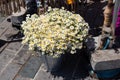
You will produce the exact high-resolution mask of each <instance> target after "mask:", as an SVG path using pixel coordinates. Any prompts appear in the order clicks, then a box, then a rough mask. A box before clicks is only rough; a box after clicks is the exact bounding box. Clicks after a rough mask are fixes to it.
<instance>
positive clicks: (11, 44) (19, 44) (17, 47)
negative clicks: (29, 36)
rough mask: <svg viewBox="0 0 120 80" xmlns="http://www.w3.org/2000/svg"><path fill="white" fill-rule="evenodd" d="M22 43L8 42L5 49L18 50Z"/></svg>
mask: <svg viewBox="0 0 120 80" xmlns="http://www.w3.org/2000/svg"><path fill="white" fill-rule="evenodd" d="M22 45H23V44H21V42H12V43H9V45H8V46H7V47H6V49H8V50H12V51H18V50H19V48H20V47H21V46H22Z"/></svg>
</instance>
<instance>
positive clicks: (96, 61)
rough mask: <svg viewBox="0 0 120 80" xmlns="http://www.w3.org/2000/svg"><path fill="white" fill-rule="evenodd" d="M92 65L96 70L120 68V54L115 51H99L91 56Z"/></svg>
mask: <svg viewBox="0 0 120 80" xmlns="http://www.w3.org/2000/svg"><path fill="white" fill-rule="evenodd" d="M118 51H120V48H119V49H118ZM91 65H92V68H93V69H94V70H109V69H116V68H120V54H117V53H116V51H115V50H114V49H108V50H97V51H95V52H94V53H93V54H91Z"/></svg>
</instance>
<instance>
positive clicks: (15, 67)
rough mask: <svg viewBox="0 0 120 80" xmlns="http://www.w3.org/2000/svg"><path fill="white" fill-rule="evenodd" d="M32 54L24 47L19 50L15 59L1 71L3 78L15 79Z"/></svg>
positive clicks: (0, 74) (4, 79)
mask: <svg viewBox="0 0 120 80" xmlns="http://www.w3.org/2000/svg"><path fill="white" fill-rule="evenodd" d="M29 57H30V54H29V53H27V49H25V48H24V47H23V48H22V49H21V50H20V51H19V52H18V54H17V55H16V56H15V57H14V59H13V60H12V61H11V62H10V63H9V64H8V65H7V66H6V68H5V69H4V70H3V71H2V72H1V73H0V79H1V80H13V79H14V78H15V77H16V75H17V74H18V72H19V71H20V70H21V68H22V67H23V65H24V64H25V63H26V61H28V59H29Z"/></svg>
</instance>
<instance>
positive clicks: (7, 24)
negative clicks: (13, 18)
mask: <svg viewBox="0 0 120 80" xmlns="http://www.w3.org/2000/svg"><path fill="white" fill-rule="evenodd" d="M8 18H10V16H9V17H7V18H6V19H5V20H4V21H3V22H2V23H0V36H1V35H2V34H3V33H4V32H5V31H6V30H7V29H8V28H9V27H10V26H12V24H11V23H10V22H8V21H7V19H8Z"/></svg>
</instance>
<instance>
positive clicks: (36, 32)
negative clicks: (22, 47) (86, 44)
mask: <svg viewBox="0 0 120 80" xmlns="http://www.w3.org/2000/svg"><path fill="white" fill-rule="evenodd" d="M22 28H23V31H24V35H25V36H24V38H23V43H28V45H29V49H32V50H34V49H35V48H37V49H39V50H40V51H42V52H43V54H44V53H45V54H48V55H52V56H58V55H60V54H64V53H65V51H66V50H69V51H70V52H71V53H72V54H74V53H76V49H77V48H81V47H82V41H83V39H84V38H85V36H86V35H87V33H88V24H87V23H86V22H85V21H84V20H83V18H82V17H81V16H80V15H78V14H73V13H71V12H69V11H67V10H65V9H64V8H62V9H59V8H51V7H49V8H48V11H46V12H45V13H44V14H42V15H40V16H38V15H36V14H34V15H32V16H31V17H30V16H27V18H26V21H24V22H23V24H22Z"/></svg>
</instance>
